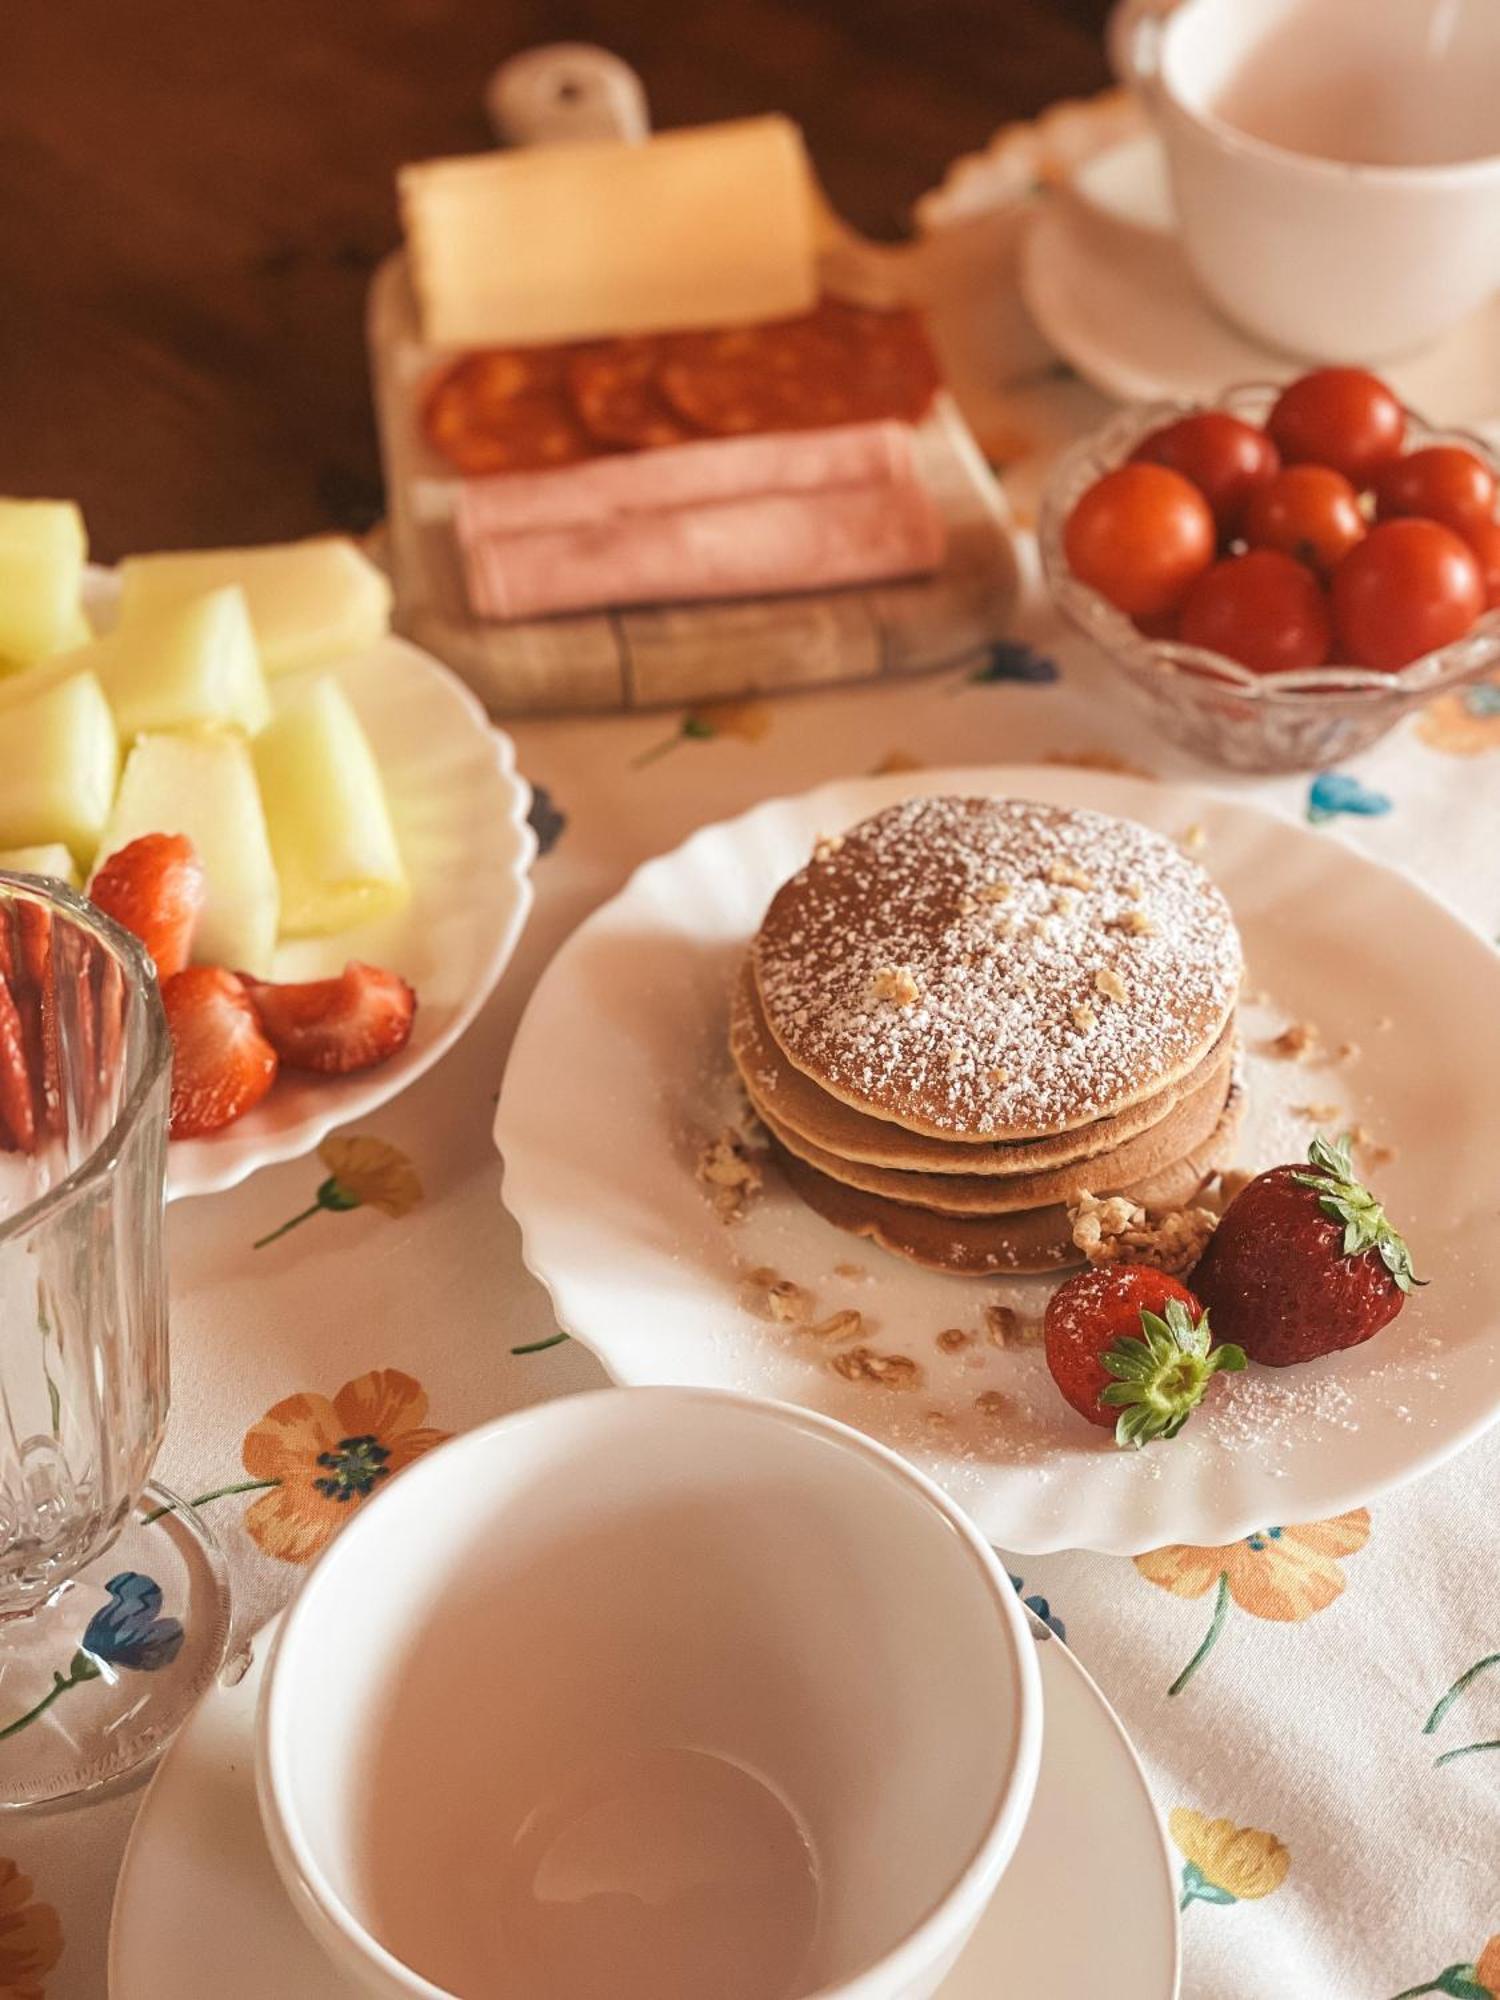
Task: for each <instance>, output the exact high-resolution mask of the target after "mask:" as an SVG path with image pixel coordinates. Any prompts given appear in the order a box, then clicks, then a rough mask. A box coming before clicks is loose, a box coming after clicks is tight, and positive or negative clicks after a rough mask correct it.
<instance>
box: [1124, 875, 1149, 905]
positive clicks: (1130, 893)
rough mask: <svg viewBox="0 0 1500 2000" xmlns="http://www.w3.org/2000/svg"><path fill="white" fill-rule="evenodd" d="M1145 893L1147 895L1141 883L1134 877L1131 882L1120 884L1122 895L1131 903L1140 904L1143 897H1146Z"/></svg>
mask: <svg viewBox="0 0 1500 2000" xmlns="http://www.w3.org/2000/svg"><path fill="white" fill-rule="evenodd" d="M1145 893H1146V892H1145V890H1144V889H1143V888H1142V887H1141V885H1140V883H1139V882H1137V881H1136V880H1135V879H1134V877H1132V878H1131V880H1130V881H1128V882H1122V883H1121V884H1120V894H1121V895H1122V896H1124V897H1125V898H1126V899H1127V900H1128V901H1129V902H1132V903H1138V902H1139V901H1140V900H1141V898H1142V896H1144V895H1145Z"/></svg>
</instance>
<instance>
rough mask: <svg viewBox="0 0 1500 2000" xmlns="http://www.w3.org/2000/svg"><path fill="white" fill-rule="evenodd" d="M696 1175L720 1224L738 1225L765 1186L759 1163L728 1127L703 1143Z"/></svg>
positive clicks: (695, 1167) (741, 1140)
mask: <svg viewBox="0 0 1500 2000" xmlns="http://www.w3.org/2000/svg"><path fill="white" fill-rule="evenodd" d="M693 1174H694V1177H695V1179H696V1180H697V1181H698V1183H699V1185H700V1186H701V1187H702V1188H703V1190H704V1192H705V1193H706V1194H707V1196H708V1199H709V1201H710V1203H711V1204H712V1206H713V1211H714V1213H715V1215H717V1216H718V1218H719V1220H720V1221H721V1222H738V1221H739V1220H740V1219H741V1217H742V1216H743V1215H744V1214H745V1213H746V1211H747V1210H748V1209H749V1207H750V1204H751V1203H752V1202H753V1201H754V1200H755V1198H756V1196H757V1195H758V1194H759V1193H760V1191H761V1189H762V1188H763V1187H764V1186H765V1175H764V1174H763V1173H762V1172H761V1167H760V1162H759V1160H758V1159H757V1158H756V1157H755V1155H754V1154H753V1153H752V1152H751V1150H750V1148H749V1146H747V1145H746V1143H745V1141H744V1140H743V1139H742V1138H741V1137H740V1135H739V1133H738V1132H735V1131H732V1130H731V1129H730V1128H729V1127H728V1126H726V1127H725V1129H724V1130H723V1131H722V1132H721V1133H719V1135H718V1137H717V1138H715V1139H707V1140H705V1141H704V1143H703V1145H702V1146H701V1147H700V1148H699V1151H698V1158H697V1161H696V1163H695V1165H694V1168H693Z"/></svg>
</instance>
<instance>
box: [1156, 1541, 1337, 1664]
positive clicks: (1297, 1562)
mask: <svg viewBox="0 0 1500 2000" xmlns="http://www.w3.org/2000/svg"><path fill="white" fill-rule="evenodd" d="M1369 1538H1370V1516H1369V1513H1368V1511H1367V1510H1366V1509H1365V1508H1363V1507H1358V1508H1356V1509H1355V1511H1354V1512H1353V1513H1352V1514H1338V1515H1336V1516H1335V1517H1334V1518H1333V1519H1332V1520H1331V1521H1308V1522H1304V1523H1302V1524H1301V1525H1300V1526H1297V1527H1290V1528H1262V1529H1261V1530H1259V1532H1258V1533H1256V1534H1253V1535H1246V1536H1245V1538H1244V1540H1243V1541H1239V1542H1230V1543H1229V1544H1228V1545H1227V1547H1223V1548H1195V1547H1192V1546H1190V1545H1187V1544H1182V1543H1174V1544H1172V1545H1171V1546H1170V1547H1167V1548H1164V1549H1152V1550H1151V1551H1150V1553H1149V1554H1147V1555H1143V1556H1137V1557H1136V1558H1135V1566H1136V1568H1137V1569H1138V1570H1139V1571H1140V1573H1141V1575H1142V1576H1143V1577H1145V1578H1146V1580H1147V1582H1148V1583H1154V1584H1156V1585H1158V1586H1159V1587H1160V1588H1161V1589H1162V1590H1169V1591H1171V1593H1172V1595H1173V1596H1174V1597H1205V1596H1207V1594H1208V1592H1209V1591H1210V1590H1213V1591H1214V1592H1215V1597H1214V1610H1213V1618H1212V1620H1211V1622H1210V1624H1209V1628H1208V1634H1207V1636H1206V1638H1205V1639H1204V1641H1203V1644H1202V1645H1201V1646H1200V1647H1199V1648H1198V1650H1197V1652H1196V1653H1194V1655H1193V1657H1192V1659H1191V1660H1189V1661H1188V1663H1187V1665H1186V1666H1185V1667H1184V1668H1183V1670H1182V1672H1181V1673H1180V1674H1179V1675H1178V1676H1177V1678H1176V1680H1175V1681H1173V1683H1172V1685H1171V1687H1170V1688H1168V1690H1167V1692H1168V1694H1181V1692H1182V1690H1183V1689H1184V1688H1185V1687H1186V1686H1187V1684H1188V1682H1189V1681H1190V1680H1191V1679H1192V1677H1193V1675H1194V1674H1195V1673H1196V1672H1197V1671H1198V1669H1199V1667H1201V1666H1202V1664H1203V1662H1204V1661H1205V1660H1206V1659H1207V1658H1208V1655H1209V1654H1210V1653H1211V1652H1212V1651H1213V1649H1214V1646H1215V1645H1216V1644H1217V1643H1218V1638H1219V1634H1220V1633H1221V1632H1222V1631H1223V1629H1224V1621H1225V1619H1226V1617H1227V1616H1228V1613H1229V1606H1230V1603H1231V1601H1232V1602H1233V1603H1235V1604H1237V1605H1238V1606H1239V1607H1240V1609H1241V1610H1242V1611H1248V1612H1249V1613H1250V1615H1251V1617H1252V1618H1269V1619H1273V1620H1275V1621H1276V1622H1277V1623H1278V1624H1287V1625H1291V1624H1298V1623H1300V1622H1301V1620H1302V1619H1304V1618H1311V1617H1312V1615H1313V1613H1314V1612H1315V1611H1325V1610H1326V1609H1327V1608H1328V1606H1329V1605H1330V1604H1332V1603H1333V1601H1334V1599H1335V1598H1336V1597H1338V1596H1339V1595H1340V1594H1341V1593H1342V1591H1343V1588H1344V1572H1343V1570H1342V1569H1341V1568H1340V1566H1339V1564H1340V1561H1341V1559H1342V1558H1343V1557H1345V1556H1352V1555H1354V1554H1355V1553H1356V1552H1357V1551H1358V1550H1360V1549H1362V1548H1363V1547H1364V1545H1365V1543H1366V1542H1367V1541H1368V1540H1369Z"/></svg>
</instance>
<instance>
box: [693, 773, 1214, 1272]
mask: <svg viewBox="0 0 1500 2000" xmlns="http://www.w3.org/2000/svg"><path fill="white" fill-rule="evenodd" d="M1242 969H1243V968H1242V960H1241V953H1240V943H1239V937H1238V935H1237V933H1236V931H1235V927H1234V920H1233V918H1232V917H1231V915H1230V913H1229V908H1228V905H1227V904H1226V903H1225V901H1224V898H1223V897H1222V895H1221V894H1220V893H1219V891H1218V889H1217V888H1216V887H1215V886H1214V884H1213V883H1212V882H1211V881H1210V879H1209V878H1208V876H1207V875H1206V874H1205V873H1204V872H1203V870H1202V869H1201V868H1200V867H1198V866H1197V864H1196V863H1195V862H1193V861H1191V860H1190V859H1189V858H1188V857H1187V856H1186V855H1185V854H1184V853H1183V852H1182V851H1181V850H1180V848H1178V847H1177V846H1176V845H1175V844H1174V843H1173V842H1171V841H1169V840H1165V839H1163V838H1162V837H1161V836H1160V835H1159V834H1155V833H1151V832H1148V831H1147V829H1146V828H1144V827H1141V826H1137V825H1135V824H1134V823H1133V822H1131V821H1128V820H1120V819H1112V818H1109V817H1107V816H1106V815H1104V814H1102V813H1093V812H1076V811H1069V810H1067V809H1065V808H1062V807H1058V806H1048V805H1040V804H1037V803H1034V802H1032V801H1028V800H1024V799H982V798H981V799H963V798H931V799H912V800H908V801H906V802H904V803H902V804H901V805H897V806H892V807H890V808H888V809H887V810H886V811H884V812H881V813H877V814H876V815H875V816H874V817H873V818H872V819H868V820H865V821H864V822H863V823H862V824H861V825H859V826H857V827H854V828H853V829H852V830H851V831H850V832H848V833H846V834H844V835H841V836H838V837H836V838H833V839H827V840H823V841H820V842H819V844H818V849H817V852H816V853H815V854H814V857H813V859H812V860H811V861H810V862H809V863H808V865H807V866H806V867H805V868H803V869H802V870H801V871H800V872H799V873H798V874H796V875H794V876H793V877H792V878H791V880H790V881H789V882H787V883H785V884H784V885H783V886H782V888H781V889H780V890H779V891H778V892H777V894H776V896H775V897H774V898H773V900H772V902H771V906H770V908H769V910H768V911H767V912H766V916H765V921H764V922H763V923H762V925H761V927H760V930H759V931H758V932H757V934H756V937H755V939H754V941H753V943H752V946H751V950H750V955H749V958H748V960H747V962H746V964H745V966H744V968H743V970H742V973H741V975H740V978H739V981H738V985H737V988H736V992H735V996H734V1003H733V1007H732V1010H731V1026H730V1047H731V1051H732V1053H733V1056H734V1060H735V1064H736V1066H737V1068H738V1070H739V1073H740V1076H741V1078H742V1079H743V1081H744V1085H745V1089H746V1092H747V1093H748V1095H749V1098H750V1103H751V1105H752V1107H753V1109H754V1110H755V1112H756V1114H757V1116H758V1117H759V1118H760V1119H761V1121H762V1122H763V1123H764V1125H765V1127H766V1129H767V1131H768V1132H769V1134H770V1137H771V1145H772V1149H773V1152H774V1154H775V1156H776V1158H777V1160H778V1161H779V1164H780V1166H781V1168H782V1170H783V1172H784V1173H785V1175H786V1178H787V1179H788V1181H789V1182H790V1184H791V1185H792V1187H793V1188H794V1189H795V1190H796V1191H797V1193H798V1194H800V1195H801V1196H802V1198H803V1199H804V1200H805V1201H806V1202H807V1203H808V1204H809V1205H810V1206H811V1207H812V1208H814V1209H816V1210H817V1211H818V1212H819V1214H821V1215H823V1216H825V1217H827V1219H828V1220H829V1221H830V1222H834V1223H837V1224H838V1225H839V1226H840V1227H842V1228H845V1229H849V1230H853V1231H855V1232H856V1233H857V1234H859V1235H863V1236H869V1237H872V1238H874V1240H875V1241H876V1242H878V1243H881V1244H883V1245H884V1246H885V1248H887V1249H888V1250H893V1251H895V1252H897V1253H898V1254H899V1255H901V1256H903V1257H908V1258H910V1259H912V1260H913V1261H914V1262H916V1263H919V1264H926V1265H930V1266H932V1267H934V1268H936V1269H939V1270H945V1271H954V1272H961V1273H967V1274H971V1275H976V1276H977V1275H992V1274H996V1273H1007V1272H1010V1273H1014V1272H1026V1271H1050V1270H1056V1269H1058V1268H1061V1267H1062V1266H1065V1265H1067V1264H1071V1263H1076V1262H1078V1261H1079V1259H1078V1253H1077V1251H1076V1250H1075V1249H1074V1246H1073V1241H1072V1228H1071V1224H1070V1220H1069V1215H1068V1208H1069V1205H1070V1204H1071V1203H1075V1202H1076V1201H1077V1200H1078V1198H1079V1196H1080V1195H1081V1194H1083V1193H1084V1192H1088V1193H1090V1194H1093V1195H1096V1196H1102V1195H1109V1194H1126V1195H1129V1196H1130V1197H1131V1198H1132V1199H1134V1200H1135V1201H1138V1202H1140V1203H1141V1204H1142V1205H1143V1206H1146V1207H1150V1208H1170V1207H1177V1206H1179V1205H1181V1204H1183V1203H1185V1202H1187V1201H1189V1200H1191V1198H1192V1197H1193V1196H1194V1195H1195V1194H1196V1193H1197V1192H1198V1190H1199V1189H1200V1188H1201V1187H1202V1186H1203V1184H1204V1182H1205V1181H1206V1180H1207V1179H1208V1178H1209V1177H1210V1176H1211V1175H1212V1174H1214V1173H1216V1172H1217V1171H1219V1169H1220V1168H1221V1167H1223V1166H1225V1165H1227V1164H1228V1157H1229V1153H1230V1150H1231V1148H1232V1146H1233V1142H1234V1136H1235V1129H1236V1126H1237V1123H1238V1112H1239V1096H1240V1093H1239V1089H1238V1086H1237V1084H1236V1082H1235V1064H1236V1057H1235V1005H1236V1000H1237V997H1238V993H1239V986H1240V978H1241V973H1242Z"/></svg>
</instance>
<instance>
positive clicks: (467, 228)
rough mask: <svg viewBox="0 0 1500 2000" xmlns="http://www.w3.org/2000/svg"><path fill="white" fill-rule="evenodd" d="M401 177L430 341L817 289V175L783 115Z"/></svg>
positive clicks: (537, 338) (500, 337) (672, 312)
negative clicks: (635, 140) (815, 187)
mask: <svg viewBox="0 0 1500 2000" xmlns="http://www.w3.org/2000/svg"><path fill="white" fill-rule="evenodd" d="M398 186H399V191H400V197H401V212H402V219H403V223H404V226H405V231H406V241H407V248H408V251H409V253H410V259H411V269H412V279H413V283H414V285H415V289H416V294H417V301H418V305H419V308H420V313H421V321H422V332H423V335H424V337H425V338H426V339H427V340H428V341H430V342H432V343H434V344H435V345H440V346H454V347H472V346H483V345H486V344H491V343H512V342H515V343H522V344H527V343H535V342H542V341H563V340H580V339H592V338H596V337H598V336H600V335H607V334H628V333H656V332H660V331H662V330H663V329H665V328H668V327H680V326H728V325H736V324H739V323H742V322H744V321H746V320H761V319H777V318H781V317H784V316H790V315H791V314H794V313H802V312H806V311H808V310H809V309H810V308H811V306H812V304H813V300H814V297H815V295H816V290H817V275H816V252H817V242H818V235H819V229H820V224H819V220H818V213H817V201H816V197H815V194H814V184H813V177H812V172H811V168H810V166H809V164H808V159H807V154H806V150H805V148H804V146H803V143H802V135H801V133H800V132H799V131H798V129H797V127H796V126H795V125H794V124H792V123H791V121H790V120H789V119H786V118H779V117H766V118H745V119H737V120H732V121H730V122H728V123H726V124H721V125H705V126H697V127H691V128H689V129H687V130H684V131H677V132H662V133H658V134H656V135H655V136H654V137H652V138H650V139H648V140H646V141H645V142H644V143H642V144H639V145H628V144H625V143H623V142H622V143H618V144H615V143H604V144H591V145H560V146H534V147H533V146H526V147H521V148H519V149H518V150H517V151H514V152H509V153H490V154H476V155H473V156H471V157H468V158H462V159H450V160H429V161H424V162H422V163H420V164H417V165H414V166H409V167H404V168H403V169H402V170H401V172H400V175H399V176H398Z"/></svg>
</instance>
